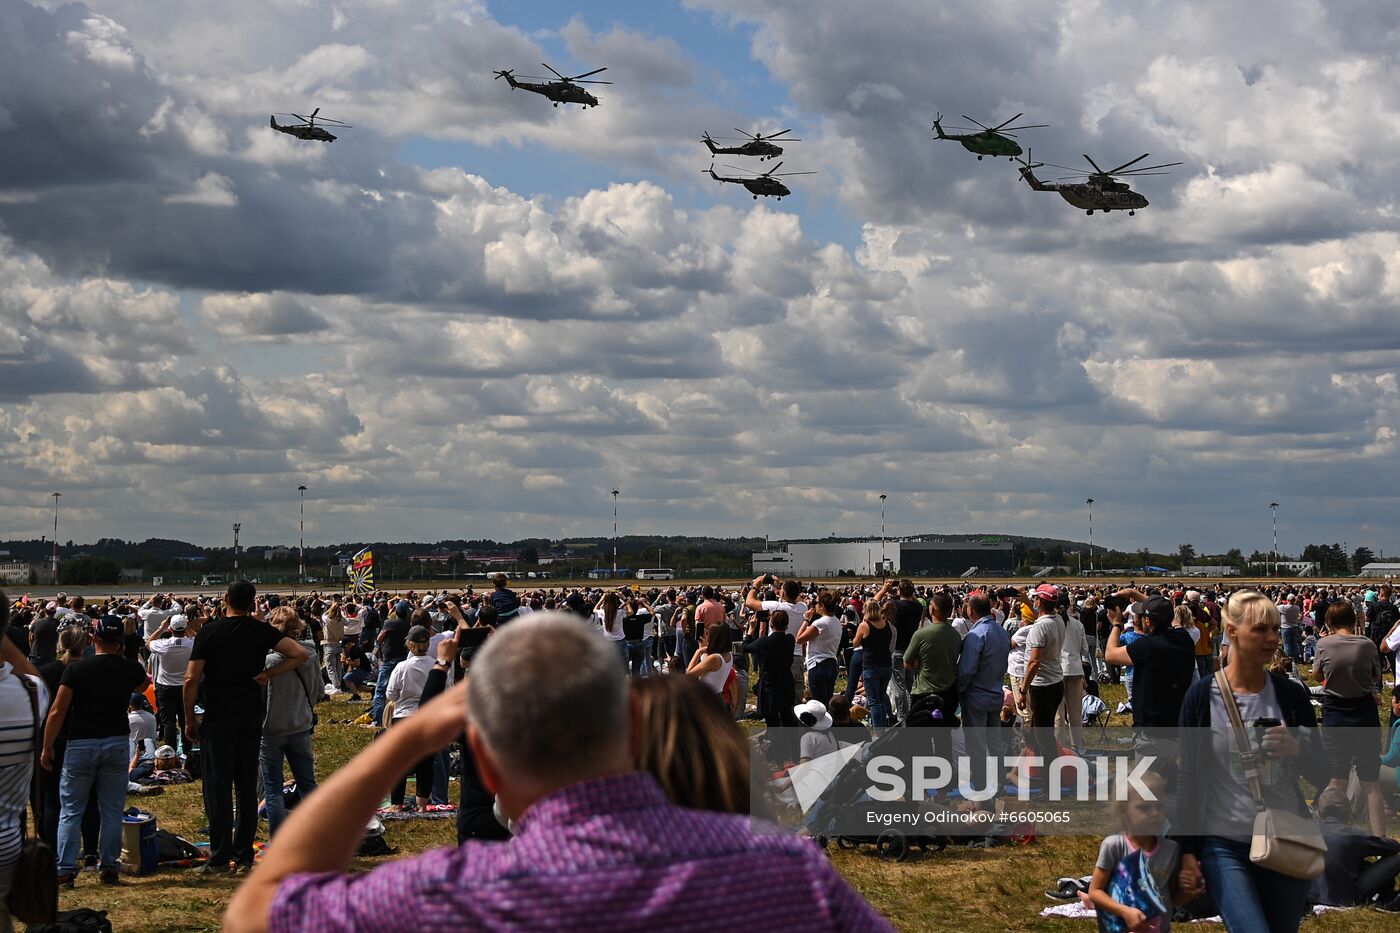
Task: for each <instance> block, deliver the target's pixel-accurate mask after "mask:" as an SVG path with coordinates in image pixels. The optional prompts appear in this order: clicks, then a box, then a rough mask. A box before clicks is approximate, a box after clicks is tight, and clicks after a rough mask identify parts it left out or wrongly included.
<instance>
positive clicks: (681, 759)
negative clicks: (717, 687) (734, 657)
mask: <svg viewBox="0 0 1400 933" xmlns="http://www.w3.org/2000/svg"><path fill="white" fill-rule="evenodd" d="M632 695H633V696H634V697H635V698H636V701H637V719H636V723H637V736H636V739H635V741H634V742H633V743H632V744H633V746H634V751H633V755H632V759H633V764H635V765H636V766H637V770H639V771H646V772H649V773H650V774H651V775H652V776H653V777H654V778H656V781H657V783H658V784H660V785H661V789H662V790H664V791H665V792H666V796H667V797H669V798H670V800H671V802H672V803H673V804H675V805H676V806H678V807H692V808H694V809H696V810H717V811H719V812H720V813H742V814H745V815H747V814H748V813H749V744H748V742H747V741H745V739H744V734H743V733H742V732H740V731H739V727H738V726H736V725H735V724H734V721H733V719H731V718H730V717H729V716H728V715H727V710H725V708H724V706H723V704H722V703H720V702H718V699H717V696H716V694H715V692H714V691H713V690H710V689H709V688H707V687H706V686H705V685H704V684H703V683H701V682H700V681H697V680H695V679H694V678H691V677H644V678H637V679H634V680H633V681H632Z"/></svg>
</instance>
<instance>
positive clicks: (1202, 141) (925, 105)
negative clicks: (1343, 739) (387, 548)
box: [0, 0, 1400, 553]
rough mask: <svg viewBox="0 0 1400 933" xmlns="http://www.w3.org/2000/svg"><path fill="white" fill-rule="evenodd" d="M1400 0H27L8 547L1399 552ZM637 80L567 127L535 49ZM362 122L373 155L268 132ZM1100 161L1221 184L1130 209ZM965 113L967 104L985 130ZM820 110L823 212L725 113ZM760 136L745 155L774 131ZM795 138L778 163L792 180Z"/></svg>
mask: <svg viewBox="0 0 1400 933" xmlns="http://www.w3.org/2000/svg"><path fill="white" fill-rule="evenodd" d="M1397 46H1400V10H1397V7H1396V6H1395V5H1394V3H1393V2H1390V0H1336V2H1332V3H1328V4H1325V5H1324V4H1321V3H1318V2H1305V0H1270V2H1268V3H1264V2H1257V3H1224V4H1222V3H1218V2H1212V0H1203V2H1179V0H1172V2H1150V3H1142V2H1126V0H1125V2H1116V0H1115V2H1109V0H1105V2H1093V0H1069V2H1061V3H1036V4H1025V3H1020V2H1011V0H966V2H964V0H958V2H946V3H928V2H926V0H873V2H869V3H859V4H857V3H850V2H849V0H840V2H838V0H800V2H799V0H769V2H763V0H687V2H684V3H677V2H674V0H669V2H658V3H655V4H636V3H620V2H606V0H604V2H593V3H590V4H587V5H584V6H582V7H580V6H579V5H577V4H575V3H568V4H565V3H560V2H553V0H550V2H530V3H524V2H518V3H505V2H491V3H483V2H475V0H335V2H331V0H244V2H240V3H238V4H215V3H191V2H188V0H181V2H175V0H89V2H88V3H86V4H84V3H59V2H48V0H41V2H30V0H0V477H3V481H0V537H16V536H24V537H28V536H38V535H39V534H41V533H45V530H46V529H47V528H48V527H49V525H50V523H51V521H52V512H51V503H52V500H51V499H50V498H49V494H50V493H51V492H54V491H61V492H62V493H63V500H62V501H63V516H62V519H63V527H62V528H61V529H60V537H62V538H64V539H67V538H70V537H71V538H76V539H78V540H80V541H88V540H94V539H96V538H98V537H100V536H118V537H125V538H144V537H147V536H162V537H182V538H185V539H188V540H193V541H197V542H200V543H206V544H214V543H222V542H224V541H225V540H226V539H227V538H228V537H229V536H230V533H229V525H230V523H231V522H232V521H234V520H239V521H241V522H242V523H243V528H244V534H243V540H244V541H245V542H279V541H281V542H286V541H294V540H295V537H296V499H297V495H296V487H297V485H298V484H299V483H304V484H306V485H307V486H308V487H310V492H309V493H308V497H307V509H308V519H307V528H308V531H307V535H308V540H309V541H313V542H338V541H346V540H385V539H389V540H399V539H420V540H422V539H438V538H444V537H495V538H505V539H509V538H516V537H520V536H525V535H546V536H563V535H600V534H603V533H604V532H605V531H607V530H610V527H611V512H612V502H611V497H610V496H609V491H610V490H611V489H612V488H614V487H617V488H619V489H621V490H622V493H623V495H622V497H621V507H622V508H621V511H622V516H623V530H624V532H637V533H641V532H671V533H694V534H702V533H703V534H722V535H737V534H765V533H766V534H769V535H772V536H774V537H785V536H799V535H800V536H811V535H825V534H828V533H831V532H833V531H835V532H838V533H841V534H863V533H870V532H878V524H879V502H878V499H877V496H878V495H879V494H880V493H881V492H884V493H887V494H888V495H889V497H890V498H889V506H890V508H889V516H890V517H889V528H890V531H891V533H892V534H901V533H913V532H924V531H949V532H961V531H981V532H1006V533H1019V534H1051V535H1058V536H1067V537H1082V536H1083V535H1084V534H1085V533H1086V529H1085V524H1086V523H1085V508H1084V500H1085V498H1086V497H1089V496H1092V497H1094V498H1095V499H1096V500H1097V502H1098V505H1097V506H1096V512H1095V526H1096V527H1095V539H1096V541H1097V542H1098V543H1100V544H1103V543H1107V544H1111V545H1115V546H1121V547H1137V546H1151V547H1154V548H1171V549H1174V548H1175V547H1176V545H1177V544H1179V543H1182V542H1187V541H1189V542H1192V543H1194V544H1195V545H1196V546H1197V548H1199V549H1202V550H1206V549H1224V548H1227V547H1231V546H1239V547H1243V548H1244V549H1245V550H1246V552H1248V551H1249V550H1250V549H1253V548H1256V547H1258V548H1261V549H1267V547H1268V539H1269V513H1268V503H1269V502H1270V500H1278V501H1280V502H1281V503H1283V507H1282V509H1281V510H1280V519H1281V525H1282V546H1283V549H1284V550H1286V551H1287V550H1292V551H1296V550H1298V549H1300V548H1301V547H1302V545H1303V544H1305V543H1307V542H1310V541H1333V540H1338V541H1342V540H1345V541H1346V542H1348V544H1350V545H1351V546H1353V547H1354V546H1356V545H1357V544H1367V545H1370V546H1371V547H1373V548H1378V549H1384V550H1385V551H1386V552H1387V553H1390V552H1393V551H1394V550H1395V549H1397V548H1400V531H1397V530H1396V529H1397V527H1400V526H1397V522H1396V516H1397V511H1396V505H1397V492H1396V483H1397V477H1400V439H1397V436H1396V429H1395V425H1396V421H1397V417H1400V387H1397V381H1396V370H1397V364H1400V327H1397V324H1400V313H1397V303H1396V302H1397V295H1400V236H1397V227H1400V214H1398V213H1397V198H1396V195H1397V190H1398V189H1400V182H1397V178H1400V103H1397V97H1396V95H1395V93H1394V89H1395V88H1396V87H1397V85H1400V74H1397V64H1396V63H1397V61H1400V58H1398V57H1397V54H1396V53H1397V51H1398V50H1400V49H1397ZM541 61H548V62H550V63H551V64H552V65H554V66H555V67H557V68H559V69H560V70H561V71H564V72H565V73H579V72H582V71H586V70H589V69H591V68H595V67H599V66H603V65H606V66H608V68H609V71H608V72H607V73H605V74H603V75H599V76H598V77H599V78H608V79H611V80H613V81H614V82H616V83H615V84H614V85H613V86H611V87H606V86H605V87H600V88H597V89H596V90H597V93H598V95H599V97H600V98H601V99H602V106H601V107H599V108H597V109H596V110H589V111H587V112H580V111H579V110H578V108H560V109H557V110H556V109H554V108H552V107H550V106H549V104H548V102H546V101H545V100H544V99H542V98H540V97H537V96H534V95H530V94H527V93H525V92H523V91H514V92H512V91H510V90H509V89H508V88H507V87H506V85H505V82H503V81H493V80H492V77H491V73H492V70H493V69H498V68H516V69H519V70H520V71H521V72H522V73H537V72H539V71H540V70H541V69H540V68H539V67H538V64H537V63H539V62H541ZM316 106H320V107H322V108H323V109H324V113H325V114H326V115H328V116H332V117H336V118H338V119H341V120H344V121H346V122H349V123H352V124H354V126H355V128H354V129H351V130H346V131H345V133H344V134H343V136H342V138H341V139H340V140H339V141H337V142H335V143H333V144H331V145H323V144H319V143H309V142H299V141H297V140H294V139H292V138H291V137H288V136H285V135H282V134H279V133H274V132H273V131H272V130H271V129H270V128H269V127H268V126H267V115H268V113H269V112H271V111H298V112H302V113H305V112H307V110H308V109H309V108H312V107H316ZM940 110H941V111H942V112H944V113H945V114H947V115H951V116H952V117H954V118H956V117H957V115H959V114H969V115H971V116H973V117H976V118H977V119H980V120H982V121H983V122H992V121H996V122H1000V121H1001V120H1002V119H1005V118H1006V117H1009V116H1011V115H1012V114H1014V113H1016V112H1018V111H1025V112H1026V114H1027V119H1030V118H1034V120H1033V122H1037V123H1048V124H1051V127H1050V128H1048V129H1044V130H1032V131H1029V132H1028V133H1027V134H1025V136H1023V137H1022V140H1023V142H1028V143H1029V144H1030V145H1031V146H1032V147H1033V150H1034V154H1035V156H1036V158H1042V157H1044V158H1046V159H1047V160H1049V161H1054V162H1059V163H1063V164H1076V163H1079V162H1081V161H1082V155H1081V153H1087V154H1090V155H1092V156H1093V157H1094V158H1095V159H1096V160H1097V161H1099V162H1100V164H1105V163H1112V164H1117V163H1119V162H1124V161H1127V160H1128V159H1130V158H1132V157H1134V156H1136V155H1138V154H1140V153H1142V152H1150V153H1151V154H1152V156H1153V159H1152V161H1154V162H1155V161H1177V160H1180V161H1182V162H1184V163H1185V164H1184V165H1182V166H1181V167H1180V168H1178V169H1176V170H1175V171H1174V173H1173V174H1171V175H1168V176H1164V177H1152V178H1144V179H1141V181H1140V182H1139V183H1138V185H1137V186H1138V188H1139V189H1140V190H1142V191H1143V192H1144V193H1145V194H1146V196H1147V197H1148V198H1149V199H1150V200H1151V202H1152V206H1151V207H1150V208H1149V209H1147V210H1145V211H1142V212H1140V213H1139V214H1138V215H1137V216H1136V217H1127V216H1124V215H1121V214H1116V213H1115V214H1110V215H1108V216H1106V217H1104V216H1100V215H1097V214H1096V215H1095V216H1093V217H1086V216H1085V215H1084V214H1083V213H1082V212H1080V211H1077V210H1075V209H1073V208H1071V207H1070V206H1069V205H1067V204H1065V203H1064V202H1063V201H1061V200H1060V199H1059V198H1058V196H1056V195H1054V194H1038V193H1035V192H1032V191H1031V190H1030V189H1029V188H1028V187H1027V186H1026V185H1025V184H1024V183H1022V182H1021V181H1019V180H1018V178H1017V176H1016V174H1015V172H1014V171H1013V169H1012V167H1011V166H1010V165H1008V164H1007V163H1006V162H1005V160H986V161H984V162H977V161H976V160H975V159H974V158H973V157H972V156H971V155H970V154H968V153H967V152H965V151H963V150H962V149H961V147H959V146H957V145H956V144H954V143H948V142H937V141H934V140H932V139H931V134H930V132H929V125H930V123H931V121H932V117H933V115H934V114H935V113H936V112H938V111H940ZM957 122H962V121H961V120H960V119H959V120H957ZM731 127H745V128H747V129H767V130H769V131H772V130H775V129H780V128H783V127H793V128H794V130H795V133H794V135H798V136H801V137H802V139H803V141H802V142H800V143H796V144H794V145H793V146H792V147H791V148H790V150H789V152H788V154H787V156H785V160H786V163H787V164H786V165H785V167H784V170H816V171H819V172H820V174H818V175H812V176H805V177H802V178H797V179H794V180H793V182H794V188H795V189H796V193H795V195H794V196H793V197H791V198H788V199H785V200H784V201H783V202H782V203H781V204H778V203H776V202H772V201H768V202H766V203H756V202H754V201H752V200H750V199H749V198H748V196H747V195H746V194H745V193H744V192H743V191H742V190H741V189H739V188H738V187H737V186H731V185H725V186H720V185H716V184H714V183H713V182H711V181H710V180H709V179H708V178H706V177H704V176H703V175H702V174H701V173H700V170H701V169H703V168H705V167H706V166H707V165H708V164H709V158H708V156H707V155H706V153H705V152H704V149H703V148H702V147H701V146H700V144H699V142H698V137H699V134H700V132H701V131H702V130H708V131H709V132H711V133H713V134H715V135H720V134H728V135H733V134H732V131H731V129H730V128H731ZM731 161H733V160H731ZM767 164H768V165H772V163H767Z"/></svg>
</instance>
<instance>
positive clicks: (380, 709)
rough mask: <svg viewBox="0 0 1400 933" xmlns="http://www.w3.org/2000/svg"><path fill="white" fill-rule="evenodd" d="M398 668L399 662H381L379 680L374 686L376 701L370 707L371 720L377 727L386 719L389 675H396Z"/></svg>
mask: <svg viewBox="0 0 1400 933" xmlns="http://www.w3.org/2000/svg"><path fill="white" fill-rule="evenodd" d="M398 666H399V662H398V661H380V662H379V680H377V681H376V682H375V684H374V701H373V702H372V703H370V707H369V718H370V721H371V722H373V723H374V724H375V725H378V724H379V723H380V722H382V721H383V719H384V704H385V702H387V701H386V698H385V696H384V691H386V690H388V689H389V675H390V674H392V673H394V668H396V667H398Z"/></svg>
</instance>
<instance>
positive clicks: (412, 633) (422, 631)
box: [408, 625, 432, 643]
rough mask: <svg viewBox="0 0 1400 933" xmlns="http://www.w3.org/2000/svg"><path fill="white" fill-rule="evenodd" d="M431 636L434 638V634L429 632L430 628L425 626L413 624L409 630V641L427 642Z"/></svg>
mask: <svg viewBox="0 0 1400 933" xmlns="http://www.w3.org/2000/svg"><path fill="white" fill-rule="evenodd" d="M430 638H432V635H430V634H429V633H428V629H427V628H426V627H425V626H422V625H415V626H413V628H411V629H409V630H408V641H411V642H415V643H417V642H425V641H428V640H429V639H430Z"/></svg>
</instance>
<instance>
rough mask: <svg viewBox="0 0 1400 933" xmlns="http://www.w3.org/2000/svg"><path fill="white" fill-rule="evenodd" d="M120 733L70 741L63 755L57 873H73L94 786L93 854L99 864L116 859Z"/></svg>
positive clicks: (122, 753) (122, 779) (121, 800)
mask: <svg viewBox="0 0 1400 933" xmlns="http://www.w3.org/2000/svg"><path fill="white" fill-rule="evenodd" d="M130 762H131V760H130V759H129V758H127V755H126V736H124V735H118V736H110V737H108V738H104V739H73V740H71V741H69V743H68V749H67V751H66V752H65V753H64V758H63V777H62V779H61V780H60V781H59V787H58V798H59V802H60V804H61V806H62V811H61V813H60V815H59V818H58V873H59V874H60V875H72V874H77V871H78V855H79V850H80V849H81V848H82V847H81V845H80V842H81V836H82V826H83V811H84V810H86V809H87V805H88V797H89V795H90V794H91V792H92V790H93V788H94V787H95V788H96V789H97V809H98V813H99V814H100V818H101V820H102V829H101V834H100V835H99V837H98V839H99V849H98V857H99V859H98V860H99V864H100V865H101V867H102V868H104V869H105V868H111V869H116V868H119V867H120V866H121V858H122V806H123V805H124V804H125V803H126V784H127V781H126V778H127V773H126V766H127V765H128V764H130Z"/></svg>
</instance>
